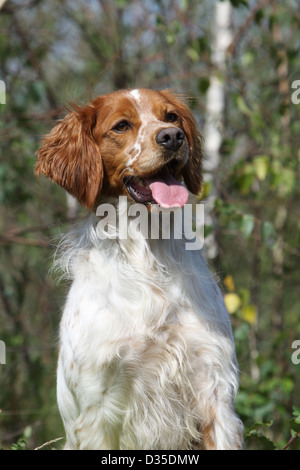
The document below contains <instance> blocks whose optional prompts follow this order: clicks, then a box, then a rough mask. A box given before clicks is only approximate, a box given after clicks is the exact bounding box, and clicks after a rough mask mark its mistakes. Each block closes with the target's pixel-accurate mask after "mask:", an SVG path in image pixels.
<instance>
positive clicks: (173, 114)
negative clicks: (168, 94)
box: [165, 113, 178, 122]
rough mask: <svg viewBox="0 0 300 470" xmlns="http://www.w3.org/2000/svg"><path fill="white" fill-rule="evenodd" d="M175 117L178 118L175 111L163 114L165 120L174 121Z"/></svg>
mask: <svg viewBox="0 0 300 470" xmlns="http://www.w3.org/2000/svg"><path fill="white" fill-rule="evenodd" d="M177 119H178V116H177V114H175V113H167V114H166V116H165V121H166V122H176V121H177Z"/></svg>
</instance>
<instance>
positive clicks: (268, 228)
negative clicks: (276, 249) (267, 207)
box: [260, 222, 276, 247]
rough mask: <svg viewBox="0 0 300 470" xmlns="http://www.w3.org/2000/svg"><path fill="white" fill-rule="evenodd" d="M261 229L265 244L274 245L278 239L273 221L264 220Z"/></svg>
mask: <svg viewBox="0 0 300 470" xmlns="http://www.w3.org/2000/svg"><path fill="white" fill-rule="evenodd" d="M260 231H261V237H262V240H263V242H264V244H265V245H266V246H268V247H272V246H273V245H274V243H275V240H276V230H275V227H274V225H273V224H272V222H262V223H261V227H260Z"/></svg>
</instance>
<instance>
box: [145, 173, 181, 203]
mask: <svg viewBox="0 0 300 470" xmlns="http://www.w3.org/2000/svg"><path fill="white" fill-rule="evenodd" d="M146 181H147V184H148V186H149V188H150V189H151V192H152V197H153V199H154V200H155V201H156V202H157V204H159V205H160V206H161V207H165V208H168V207H183V206H184V205H185V204H186V203H187V201H188V198H189V193H188V192H187V190H186V189H185V188H184V187H183V186H182V184H180V183H179V182H178V181H177V180H176V179H175V178H174V177H173V176H172V175H171V174H170V173H165V174H164V175H163V177H162V176H159V175H156V176H154V177H153V178H147V180H146Z"/></svg>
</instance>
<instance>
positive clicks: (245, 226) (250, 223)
mask: <svg viewBox="0 0 300 470" xmlns="http://www.w3.org/2000/svg"><path fill="white" fill-rule="evenodd" d="M253 229H254V216H253V215H252V214H244V215H243V217H242V222H241V231H242V234H243V235H244V237H245V238H249V237H250V235H251V233H252V232H253Z"/></svg>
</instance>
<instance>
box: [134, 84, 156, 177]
mask: <svg viewBox="0 0 300 470" xmlns="http://www.w3.org/2000/svg"><path fill="white" fill-rule="evenodd" d="M129 95H130V97H131V98H132V102H133V104H134V105H135V108H136V110H137V112H138V114H139V118H140V121H141V125H140V128H139V131H138V134H137V137H136V142H135V144H134V146H133V147H132V148H131V149H130V151H128V152H127V155H128V157H129V160H128V162H127V163H126V166H127V167H129V168H130V167H131V165H132V164H133V163H134V162H135V161H136V160H137V159H138V158H139V156H140V155H141V153H142V144H143V142H144V140H145V137H146V134H147V131H148V130H149V124H153V123H157V124H159V123H160V124H162V123H161V121H159V119H157V117H156V116H155V115H154V114H153V111H152V110H151V108H150V109H149V102H148V101H147V99H145V96H143V93H142V91H141V90H138V89H134V90H131V91H130V92H129Z"/></svg>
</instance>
